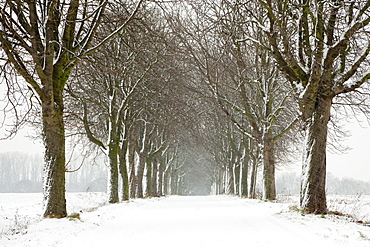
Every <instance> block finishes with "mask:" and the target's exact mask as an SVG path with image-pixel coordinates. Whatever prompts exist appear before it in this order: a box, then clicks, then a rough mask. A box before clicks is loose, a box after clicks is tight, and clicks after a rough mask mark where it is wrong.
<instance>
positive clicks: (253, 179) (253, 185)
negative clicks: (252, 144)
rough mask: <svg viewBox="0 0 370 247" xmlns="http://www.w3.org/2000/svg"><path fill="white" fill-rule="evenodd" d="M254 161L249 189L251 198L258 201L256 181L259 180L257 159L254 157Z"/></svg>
mask: <svg viewBox="0 0 370 247" xmlns="http://www.w3.org/2000/svg"><path fill="white" fill-rule="evenodd" d="M251 161H252V171H251V180H250V184H251V186H250V187H249V198H251V199H256V180H257V159H256V157H253V159H252V160H251Z"/></svg>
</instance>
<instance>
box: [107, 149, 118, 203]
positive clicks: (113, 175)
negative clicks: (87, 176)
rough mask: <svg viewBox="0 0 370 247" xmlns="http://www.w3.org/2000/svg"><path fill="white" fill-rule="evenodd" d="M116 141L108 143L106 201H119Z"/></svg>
mask: <svg viewBox="0 0 370 247" xmlns="http://www.w3.org/2000/svg"><path fill="white" fill-rule="evenodd" d="M118 145H119V144H118V143H116V142H111V143H110V144H109V147H108V148H109V151H108V158H109V181H108V183H109V184H108V202H109V203H117V202H119V196H118V149H119V148H118Z"/></svg>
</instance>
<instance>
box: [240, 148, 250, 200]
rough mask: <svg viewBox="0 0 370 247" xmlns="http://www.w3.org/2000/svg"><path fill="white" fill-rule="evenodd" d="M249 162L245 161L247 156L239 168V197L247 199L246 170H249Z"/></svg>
mask: <svg viewBox="0 0 370 247" xmlns="http://www.w3.org/2000/svg"><path fill="white" fill-rule="evenodd" d="M248 163H249V160H248V159H247V154H246V157H244V159H243V162H242V164H240V166H241V169H242V171H241V178H240V181H241V182H240V183H241V188H240V189H241V191H240V194H241V196H244V197H248V170H249V164H248Z"/></svg>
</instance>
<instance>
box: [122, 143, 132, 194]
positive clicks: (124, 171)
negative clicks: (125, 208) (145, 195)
mask: <svg viewBox="0 0 370 247" xmlns="http://www.w3.org/2000/svg"><path fill="white" fill-rule="evenodd" d="M126 154H127V140H125V141H123V143H122V146H121V148H120V150H119V172H120V174H121V178H122V201H127V200H129V199H130V185H129V180H128V172H127V164H126Z"/></svg>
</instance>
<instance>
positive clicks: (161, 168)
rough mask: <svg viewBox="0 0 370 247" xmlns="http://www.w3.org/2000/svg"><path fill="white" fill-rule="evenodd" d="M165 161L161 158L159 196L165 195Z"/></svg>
mask: <svg viewBox="0 0 370 247" xmlns="http://www.w3.org/2000/svg"><path fill="white" fill-rule="evenodd" d="M164 166H165V163H164V159H163V158H160V160H159V166H158V186H157V187H158V189H157V190H158V196H162V195H163V178H164Z"/></svg>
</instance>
